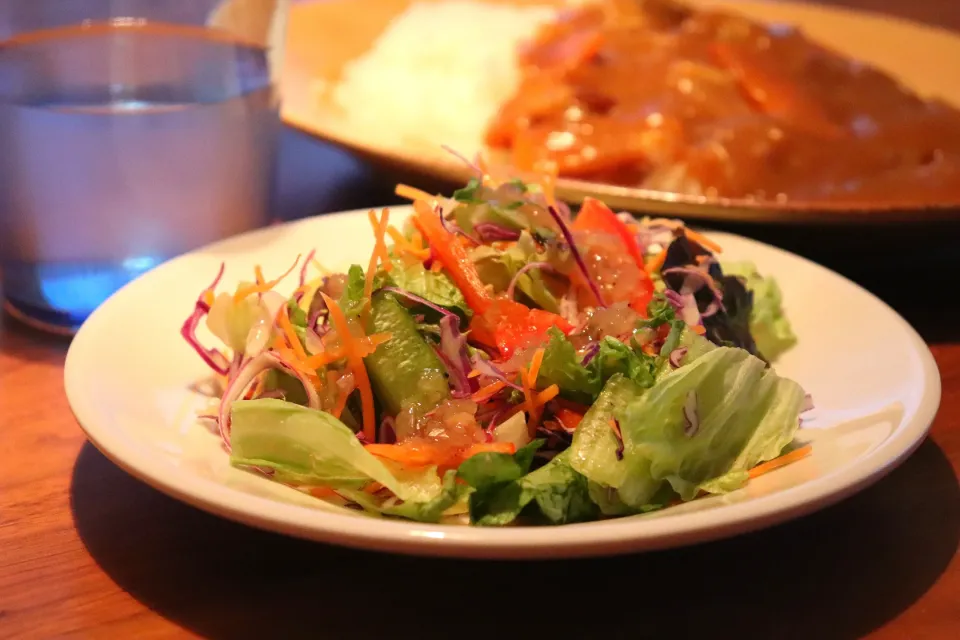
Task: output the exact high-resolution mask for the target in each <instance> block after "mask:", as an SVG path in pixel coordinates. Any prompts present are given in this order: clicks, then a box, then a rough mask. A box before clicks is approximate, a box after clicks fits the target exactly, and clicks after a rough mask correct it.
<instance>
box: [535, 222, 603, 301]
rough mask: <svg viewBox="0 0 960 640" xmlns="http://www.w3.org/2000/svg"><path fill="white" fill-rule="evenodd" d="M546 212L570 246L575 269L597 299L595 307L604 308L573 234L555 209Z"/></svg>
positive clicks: (601, 295) (600, 295)
mask: <svg viewBox="0 0 960 640" xmlns="http://www.w3.org/2000/svg"><path fill="white" fill-rule="evenodd" d="M547 211H549V212H550V215H551V216H553V219H554V221H556V223H557V226H558V227H560V232H561V233H562V234H563V237H564V239H565V240H566V241H567V244H568V245H569V246H570V253H571V254H572V255H573V259H574V261H575V262H576V263H577V267H578V268H579V269H580V271H581V272H582V273H583V277H584V279H586V281H587V284H588V285H589V286H590V290H591V291H592V292H593V295H594V297H595V298H596V299H597V306H599V307H606V306H607V305H606V303H605V302H604V301H603V294H601V293H600V288H599V287H598V286H597V283H596V282H594V281H593V278H591V277H590V271H589V270H588V269H587V263H586V262H584V261H583V256H581V255H580V250H579V249H577V244H576V243H575V242H574V241H573V233H571V231H570V227H568V226H567V223H566V222H564V220H563V218H562V217H561V216H560V213H559V212H558V211H557V209H556V207H553V206H549V207H547Z"/></svg>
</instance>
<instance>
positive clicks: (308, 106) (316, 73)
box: [283, 0, 960, 225]
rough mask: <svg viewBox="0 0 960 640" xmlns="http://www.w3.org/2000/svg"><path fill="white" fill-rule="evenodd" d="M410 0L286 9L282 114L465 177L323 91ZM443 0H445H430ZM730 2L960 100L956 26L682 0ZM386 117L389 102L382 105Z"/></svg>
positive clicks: (377, 154)
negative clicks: (381, 132) (359, 120)
mask: <svg viewBox="0 0 960 640" xmlns="http://www.w3.org/2000/svg"><path fill="white" fill-rule="evenodd" d="M412 1H413V0H325V1H323V2H313V3H305V4H297V5H295V6H294V7H293V8H292V9H291V14H290V22H289V33H288V37H287V47H286V66H285V71H284V81H283V91H284V100H285V107H284V118H285V120H286V122H287V123H289V124H291V125H292V126H295V127H297V128H299V129H302V130H304V131H306V132H308V133H310V134H313V135H316V136H318V137H320V138H323V139H325V140H328V141H330V142H333V143H336V144H338V145H342V146H344V147H347V148H349V149H351V150H353V151H355V152H357V153H359V154H361V155H363V156H365V157H367V158H369V159H371V160H373V161H375V162H377V163H379V164H382V165H384V166H386V167H389V168H391V169H393V170H399V171H402V172H405V173H406V174H408V175H411V176H414V177H417V178H420V179H433V180H437V181H440V182H444V183H447V182H449V183H454V182H462V181H464V180H465V179H466V178H467V176H468V171H467V169H466V168H465V167H464V166H463V165H462V164H461V163H460V162H458V161H457V160H456V159H454V158H453V157H452V156H450V155H449V154H447V153H446V152H444V151H443V150H441V149H437V148H433V147H429V146H417V145H404V146H402V147H401V146H395V145H392V144H391V143H388V142H386V141H383V140H378V139H377V138H376V137H375V136H372V135H371V134H369V133H367V132H365V131H363V130H362V129H359V128H357V127H356V126H353V125H351V123H350V122H349V121H348V120H347V119H346V118H345V116H344V114H343V112H342V111H341V109H340V107H339V106H337V105H336V104H335V103H334V101H333V99H332V97H331V96H330V92H329V91H324V90H323V89H322V87H324V86H326V87H329V86H332V85H333V84H335V83H336V82H338V80H339V78H340V74H341V72H342V69H343V67H344V66H345V65H346V64H347V63H348V62H349V61H351V60H353V59H354V58H357V57H359V56H360V55H362V54H363V53H364V52H365V51H366V50H367V49H368V48H369V47H370V45H371V44H372V43H373V41H374V40H375V39H376V38H377V36H378V35H379V34H380V33H381V32H382V31H383V30H384V29H385V28H386V27H387V25H388V24H389V22H390V20H391V19H392V18H394V17H395V16H397V15H399V14H400V13H402V12H403V10H404V9H405V8H406V7H407V6H408V5H409V4H411V2H412ZM427 1H442V0H427ZM487 1H490V2H505V1H509V2H512V3H513V4H558V0H532V1H531V0H487ZM688 1H689V2H690V3H691V4H694V5H720V6H724V5H725V6H730V7H733V8H735V9H736V10H737V11H740V12H741V13H743V14H745V15H747V16H750V17H753V18H756V19H759V20H762V21H765V22H782V23H789V24H794V25H797V26H798V27H800V28H801V29H803V30H804V32H805V33H807V34H808V35H809V36H810V37H811V38H813V39H815V40H818V41H820V42H822V43H824V44H826V45H827V46H830V47H832V48H834V49H835V50H838V51H840V52H842V53H844V54H846V55H848V56H850V57H853V58H857V59H860V60H864V61H866V62H869V63H872V64H874V65H876V66H878V67H879V68H881V69H884V70H886V71H887V72H889V73H890V74H892V75H893V76H894V77H896V78H898V79H899V80H901V81H902V82H903V83H904V84H906V85H908V86H910V87H912V88H913V89H914V90H916V91H917V92H919V93H920V94H921V95H923V96H930V97H939V98H942V99H944V100H946V101H947V102H949V103H951V104H955V105H960V65H956V64H947V63H946V62H945V61H948V60H960V36H958V35H956V34H953V33H950V32H948V31H944V30H940V29H936V28H932V27H927V26H923V25H920V24H916V23H911V22H908V21H904V20H900V19H896V18H891V17H886V16H882V15H879V14H872V13H866V12H858V11H849V10H840V9H834V8H829V7H824V6H818V5H815V4H794V3H790V2H782V3H781V2H776V3H774V2H762V1H757V0H748V1H743V2H731V1H729V0H728V1H723V0H688ZM383 117H384V118H389V117H390V114H389V112H386V113H384V116H383ZM557 187H558V188H557V193H558V195H559V196H560V197H563V198H564V199H566V200H568V201H570V202H579V201H580V200H582V199H583V198H584V197H585V196H594V197H597V198H600V199H602V200H604V201H605V202H607V203H608V204H610V205H611V206H613V207H616V208H619V209H626V210H632V211H643V212H650V213H655V214H661V215H667V216H678V217H685V218H693V219H701V220H713V221H727V222H764V223H773V224H777V223H794V224H796V223H801V224H809V223H815V224H818V225H832V224H840V225H849V224H854V225H861V224H871V225H872V224H881V223H883V224H886V223H908V222H913V223H916V222H923V223H929V222H933V221H935V220H936V221H945V220H957V218H958V217H960V202H957V203H943V204H938V205H934V206H925V207H922V208H921V207H917V208H903V207H891V206H889V205H888V206H884V205H883V203H876V204H874V203H866V204H862V205H860V204H856V205H851V204H849V203H817V202H791V203H785V204H781V203H771V202H753V201H749V200H740V199H720V198H707V197H703V196H684V195H678V194H673V193H667V192H661V191H652V190H648V189H638V188H631V187H622V186H616V185H610V184H602V183H594V182H582V181H576V180H569V179H564V180H560V181H558V185H557Z"/></svg>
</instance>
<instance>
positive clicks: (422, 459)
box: [364, 443, 449, 467]
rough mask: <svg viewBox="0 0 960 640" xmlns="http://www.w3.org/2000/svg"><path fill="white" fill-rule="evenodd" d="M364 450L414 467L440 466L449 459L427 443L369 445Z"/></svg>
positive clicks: (438, 449) (437, 448)
mask: <svg viewBox="0 0 960 640" xmlns="http://www.w3.org/2000/svg"><path fill="white" fill-rule="evenodd" d="M364 448H365V449H366V450H367V452H368V453H370V454H372V455H375V456H377V457H378V458H386V459H387V460H393V461H394V462H399V463H400V464H405V465H409V466H412V467H424V466H426V465H428V464H440V463H442V462H444V461H446V460H447V458H448V457H449V456H447V455H445V454H444V452H443V451H442V450H441V449H440V448H439V447H436V446H432V445H429V444H427V443H417V444H368V445H366V446H365V447H364Z"/></svg>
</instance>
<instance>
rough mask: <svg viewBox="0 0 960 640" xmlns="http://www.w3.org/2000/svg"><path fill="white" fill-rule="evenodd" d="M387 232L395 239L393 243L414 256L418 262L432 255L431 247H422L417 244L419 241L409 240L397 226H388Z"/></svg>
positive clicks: (403, 251)
mask: <svg viewBox="0 0 960 640" xmlns="http://www.w3.org/2000/svg"><path fill="white" fill-rule="evenodd" d="M387 233H388V234H389V235H390V238H391V239H393V245H394V247H395V248H396V249H397V250H398V251H400V252H401V253H403V254H406V255H409V256H411V257H413V258H414V259H415V260H416V261H417V262H423V261H424V260H426V259H427V258H429V257H430V250H429V249H422V248H420V247H418V246H417V243H415V242H411V241H410V240H407V239H406V238H405V237H403V234H402V233H400V232H399V231H398V230H397V228H396V227H394V226H389V227H387ZM418 235H419V234H418Z"/></svg>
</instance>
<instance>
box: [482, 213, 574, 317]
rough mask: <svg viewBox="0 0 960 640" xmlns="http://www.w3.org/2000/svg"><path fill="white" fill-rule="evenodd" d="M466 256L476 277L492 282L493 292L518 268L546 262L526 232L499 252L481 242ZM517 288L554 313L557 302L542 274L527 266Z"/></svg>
mask: <svg viewBox="0 0 960 640" xmlns="http://www.w3.org/2000/svg"><path fill="white" fill-rule="evenodd" d="M470 258H471V259H472V260H473V262H474V264H476V266H477V271H478V273H479V274H480V279H481V280H482V281H483V283H484V284H489V285H492V286H493V288H494V290H495V291H505V290H506V289H507V287H508V286H509V285H510V281H511V280H512V279H513V278H514V276H515V275H516V274H517V272H518V271H520V269H522V268H523V267H524V266H525V265H527V264H529V263H531V262H549V259H550V257H549V256H548V255H546V254H539V253H537V244H536V242H534V240H533V236H531V235H530V233H528V232H527V231H523V232H521V234H520V239H519V240H518V241H517V242H516V243H514V244H513V245H512V246H511V247H510V248H508V249H506V250H504V251H501V250H499V249H496V248H495V247H492V246H490V245H482V246H479V247H476V248H474V249H472V250H471V252H470ZM516 286H517V289H519V290H520V292H521V293H523V294H524V295H525V296H527V297H528V298H530V300H532V301H533V302H534V303H535V304H536V305H537V306H538V307H540V308H542V309H545V310H547V311H550V312H551V313H557V312H558V311H559V309H560V302H559V301H558V300H557V297H556V296H555V295H554V294H553V292H552V291H551V290H550V288H549V287H548V286H547V282H546V280H545V279H544V276H543V274H542V273H541V271H540V270H538V269H531V270H530V271H527V272H526V273H524V274H523V275H521V276H520V277H519V278H518V279H517V285H516Z"/></svg>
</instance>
